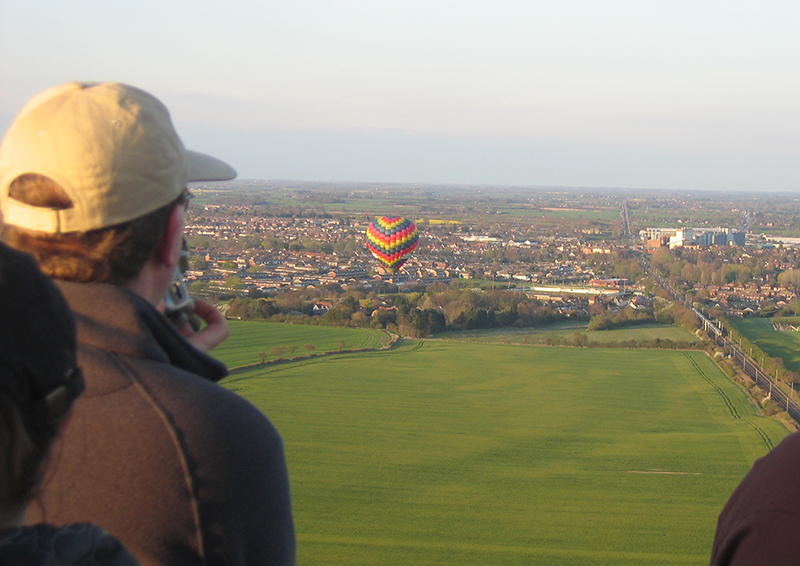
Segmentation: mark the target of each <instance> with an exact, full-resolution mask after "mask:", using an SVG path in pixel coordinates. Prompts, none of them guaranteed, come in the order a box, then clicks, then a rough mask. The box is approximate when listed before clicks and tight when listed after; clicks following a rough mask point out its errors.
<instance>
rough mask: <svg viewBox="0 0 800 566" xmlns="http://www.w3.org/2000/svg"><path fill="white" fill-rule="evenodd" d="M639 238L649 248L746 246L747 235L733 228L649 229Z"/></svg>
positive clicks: (641, 233) (641, 231) (643, 231)
mask: <svg viewBox="0 0 800 566" xmlns="http://www.w3.org/2000/svg"><path fill="white" fill-rule="evenodd" d="M639 237H640V238H641V239H642V240H644V241H646V242H647V245H648V247H651V248H656V247H660V246H669V248H670V249H674V248H679V247H682V246H690V245H691V246H744V242H745V233H744V232H741V231H738V230H733V229H731V228H647V229H646V230H640V231H639Z"/></svg>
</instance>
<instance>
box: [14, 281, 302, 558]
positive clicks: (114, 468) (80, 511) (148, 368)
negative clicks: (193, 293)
mask: <svg viewBox="0 0 800 566" xmlns="http://www.w3.org/2000/svg"><path fill="white" fill-rule="evenodd" d="M57 284H58V286H59V288H60V289H61V291H62V293H63V294H64V296H65V298H66V299H67V302H68V303H69V305H70V307H71V308H72V309H73V311H74V312H75V315H76V320H77V325H78V343H79V348H78V363H79V364H80V366H81V367H82V369H83V372H84V376H85V380H86V391H85V393H84V394H83V395H82V396H81V397H80V398H79V399H78V401H77V402H76V404H75V407H74V411H73V415H72V418H71V421H70V422H69V425H68V426H67V430H66V432H65V434H64V435H63V438H61V439H60V440H58V441H57V442H56V443H55V445H54V446H53V450H52V454H51V457H50V462H49V464H48V471H47V474H46V476H45V482H44V485H43V488H44V492H43V495H42V496H41V497H40V498H39V500H38V503H39V504H38V505H37V503H36V502H34V504H33V505H32V506H31V507H30V508H29V511H28V518H29V520H31V521H33V522H40V521H41V522H48V523H54V524H57V525H62V524H65V523H71V522H76V521H89V522H92V523H96V524H98V525H100V526H101V527H103V528H104V529H105V530H107V531H108V532H109V533H111V534H113V535H114V536H116V537H118V538H119V539H120V540H121V541H122V542H123V543H124V544H125V546H127V547H128V548H129V549H130V551H131V552H132V553H133V554H134V555H135V556H136V557H137V558H138V559H139V560H140V561H141V562H142V563H143V564H145V565H155V564H187V565H189V564H211V565H239V564H241V565H244V564H276V565H285V564H293V563H294V557H295V546H294V527H293V523H292V516H291V507H290V501H289V483H288V476H287V471H286V463H285V459H284V454H283V443H282V441H281V438H280V436H279V435H278V433H277V432H276V430H275V429H274V428H273V426H272V425H271V424H270V422H269V421H268V420H267V419H266V417H264V415H263V414H262V413H261V412H260V411H259V410H258V409H256V408H255V407H254V406H253V405H251V404H250V403H249V402H247V401H245V400H244V399H242V398H241V397H239V396H238V395H236V394H234V393H232V392H231V391H228V390H227V389H224V388H222V387H220V386H218V385H216V384H215V383H214V382H215V381H216V380H219V379H220V378H222V377H223V376H224V375H225V373H226V370H225V367H224V366H223V365H222V364H220V363H219V362H218V361H216V360H214V359H213V358H211V357H210V356H208V355H206V354H203V353H201V352H200V351H199V350H197V349H195V348H194V347H193V346H191V345H190V344H189V343H188V342H186V340H184V339H183V338H182V337H181V336H180V335H179V334H178V333H177V331H175V329H174V328H173V327H172V326H171V325H170V324H169V323H168V322H167V320H166V319H165V318H164V317H163V316H161V315H160V314H159V313H158V312H157V311H156V310H155V309H154V308H153V307H152V306H151V305H150V304H149V303H147V302H146V301H145V300H144V299H142V298H141V297H139V296H138V295H136V294H134V293H131V292H129V291H127V290H124V289H120V288H118V287H114V286H110V285H103V284H86V283H83V284H82V283H66V282H60V281H59V282H57Z"/></svg>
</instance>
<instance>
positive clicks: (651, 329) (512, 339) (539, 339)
mask: <svg viewBox="0 0 800 566" xmlns="http://www.w3.org/2000/svg"><path fill="white" fill-rule="evenodd" d="M587 324H588V323H586V322H582V321H575V320H568V321H565V322H558V323H556V324H548V325H546V326H540V327H537V328H497V329H489V330H464V331H462V332H442V333H439V334H436V335H435V336H434V338H436V339H441V340H457V341H460V342H499V343H503V344H544V343H545V339H546V338H547V337H548V336H549V337H559V338H566V339H569V340H571V339H572V338H573V337H574V336H575V334H576V333H580V334H586V337H587V338H588V340H589V342H596V343H603V344H607V343H609V342H614V341H616V342H621V341H623V340H635V341H637V342H638V341H643V340H655V339H656V338H660V339H661V340H672V341H681V342H696V341H697V340H698V338H697V337H696V336H695V335H694V334H692V333H691V332H687V331H686V330H684V329H683V328H680V327H678V326H672V325H666V324H642V325H641V326H631V327H629V328H620V329H618V330H595V331H593V332H588V331H587V330H586V326H587Z"/></svg>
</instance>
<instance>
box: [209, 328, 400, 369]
mask: <svg viewBox="0 0 800 566" xmlns="http://www.w3.org/2000/svg"><path fill="white" fill-rule="evenodd" d="M228 324H229V325H230V327H231V336H230V338H229V339H228V340H226V341H225V342H223V343H222V344H221V345H220V346H218V347H217V348H216V349H215V350H214V357H215V358H217V359H219V360H222V361H223V362H224V363H225V364H226V365H227V366H228V367H238V366H244V365H248V364H255V363H258V362H259V361H260V360H261V358H260V356H259V354H260V353H262V352H263V353H264V354H266V357H267V359H268V360H271V359H274V358H276V356H274V355H272V354H270V349H271V348H273V347H274V346H297V350H295V352H294V354H292V355H293V356H304V355H307V354H308V351H307V350H306V349H305V348H304V347H303V346H304V345H305V344H313V345H314V348H315V349H314V350H313V352H314V353H315V354H320V353H324V352H333V351H336V350H339V344H337V342H336V341H337V340H344V349H345V350H358V349H361V348H380V347H381V346H383V345H385V344H387V343H388V342H389V337H388V335H387V334H386V333H385V332H381V331H379V330H370V329H366V328H333V327H329V326H308V325H303V324H276V323H269V322H252V321H243V320H229V321H228Z"/></svg>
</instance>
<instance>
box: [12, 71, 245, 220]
mask: <svg viewBox="0 0 800 566" xmlns="http://www.w3.org/2000/svg"><path fill="white" fill-rule="evenodd" d="M26 174H39V175H44V176H46V177H50V178H51V179H53V181H55V182H56V183H58V184H59V185H60V186H61V187H62V188H63V189H64V191H65V192H66V193H67V195H68V196H69V197H70V199H72V202H73V207H72V208H68V209H64V210H55V209H49V208H44V207H38V206H30V205H27V204H25V203H22V202H19V201H18V200H15V199H13V198H11V197H9V194H8V193H9V185H10V184H11V183H12V181H14V179H16V178H18V177H20V176H21V175H26ZM235 176H236V171H234V170H233V168H231V167H230V166H229V165H228V164H227V163H224V162H223V161H220V160H219V159H216V158H215V157H211V156H210V155H205V154H202V153H197V152H194V151H187V150H186V149H185V148H184V147H183V143H182V142H181V140H180V138H179V137H178V134H177V133H176V132H175V128H174V127H173V125H172V120H170V117H169V111H168V110H167V108H166V106H164V105H163V104H162V103H161V102H160V101H159V100H158V99H156V98H155V97H154V96H153V95H151V94H149V93H147V92H145V91H143V90H141V89H138V88H135V87H132V86H129V85H125V84H120V83H69V84H65V85H61V86H57V87H54V88H51V89H48V90H46V91H44V92H42V93H40V94H38V95H37V96H35V97H33V99H31V100H30V102H28V104H27V105H26V106H25V107H24V108H23V109H22V111H21V112H20V113H19V115H18V116H17V117H16V119H15V120H14V122H13V123H12V124H11V127H10V128H9V129H8V132H7V133H6V136H5V138H4V139H3V142H2V145H0V211H2V215H3V222H5V223H6V224H10V225H13V226H18V227H20V228H27V229H29V230H37V231H42V232H48V233H51V234H65V233H69V232H85V231H88V230H94V229H97V228H105V227H108V226H113V225H115V224H120V223H122V222H127V221H128V220H133V219H135V218H139V217H141V216H144V215H145V214H147V213H149V212H152V211H154V210H156V209H157V208H160V207H161V206H164V205H165V204H168V203H170V202H172V201H173V200H175V199H176V198H177V197H178V195H180V193H181V191H183V190H184V189H185V188H186V184H187V183H188V182H190V181H223V180H227V179H233V178H234V177H235Z"/></svg>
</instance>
